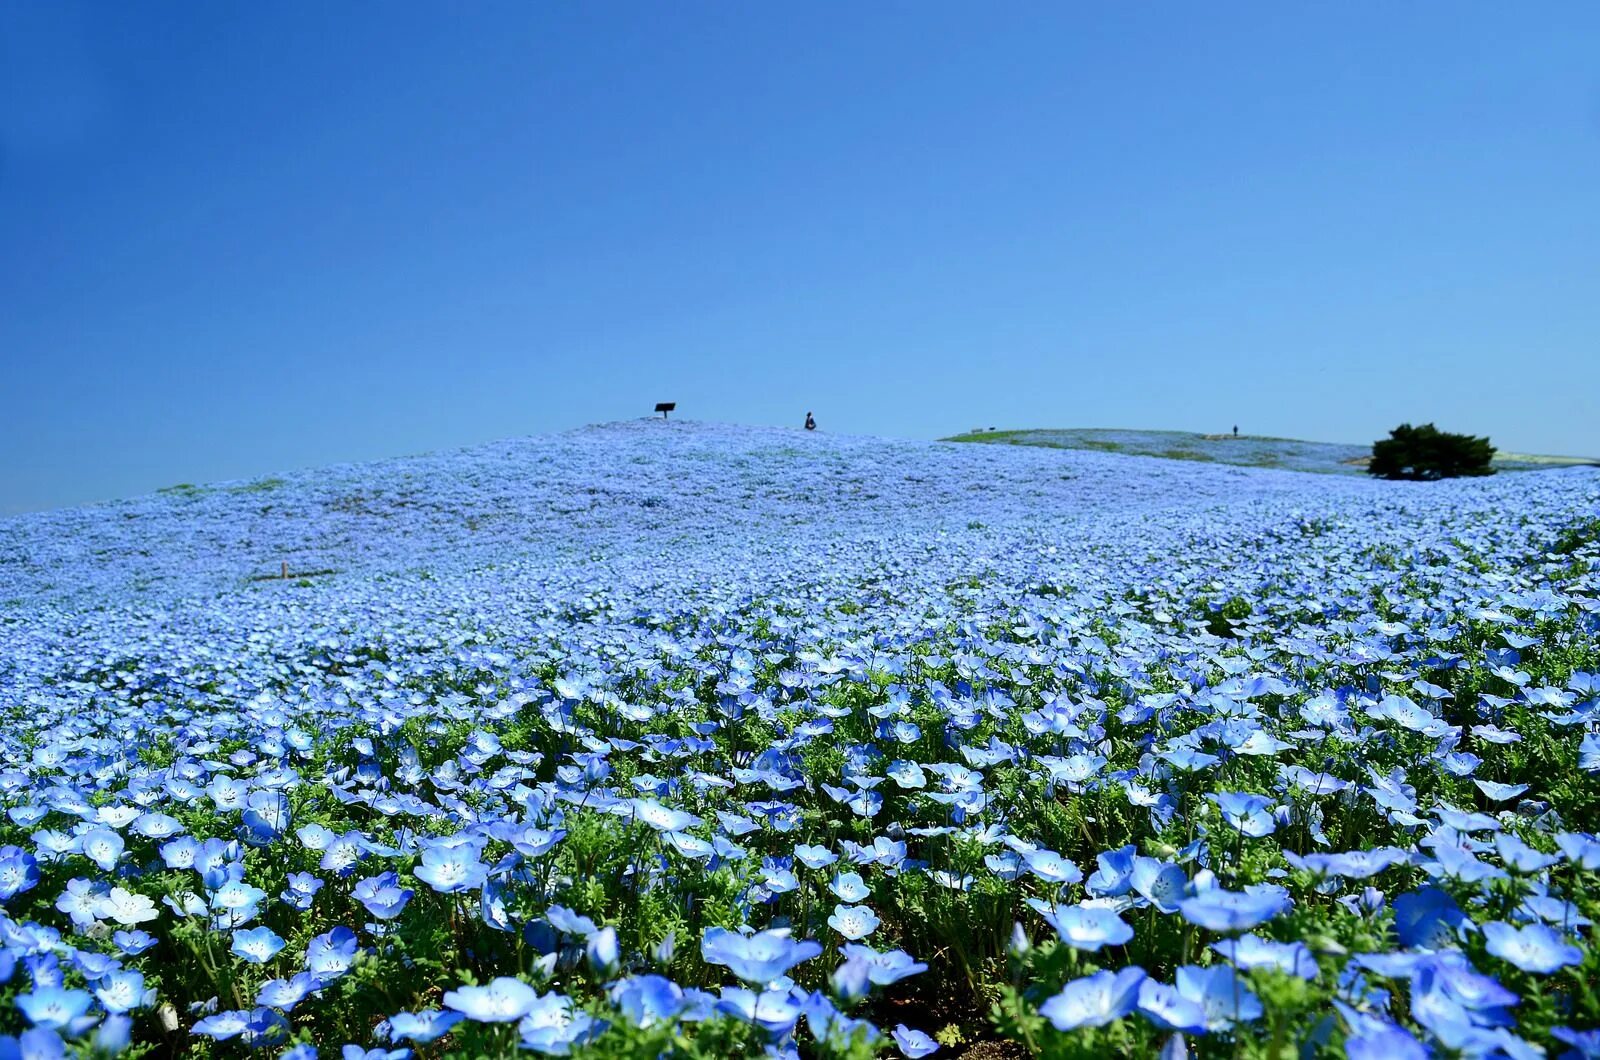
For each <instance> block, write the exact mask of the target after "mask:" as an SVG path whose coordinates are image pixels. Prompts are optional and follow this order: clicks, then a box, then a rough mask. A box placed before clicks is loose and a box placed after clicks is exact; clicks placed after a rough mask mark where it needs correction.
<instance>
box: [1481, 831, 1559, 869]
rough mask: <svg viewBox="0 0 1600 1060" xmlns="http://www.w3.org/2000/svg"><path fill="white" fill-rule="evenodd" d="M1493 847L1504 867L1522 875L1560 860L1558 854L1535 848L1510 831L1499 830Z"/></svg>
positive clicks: (1545, 867) (1547, 866)
mask: <svg viewBox="0 0 1600 1060" xmlns="http://www.w3.org/2000/svg"><path fill="white" fill-rule="evenodd" d="M1494 849H1495V853H1497V854H1499V855H1500V860H1501V861H1502V862H1504V863H1505V866H1506V868H1508V869H1510V870H1511V871H1512V872H1515V873H1517V874H1519V875H1523V876H1528V875H1532V874H1533V873H1536V872H1539V871H1541V870H1543V869H1547V868H1549V867H1550V866H1551V865H1555V864H1557V863H1559V862H1560V861H1561V857H1560V855H1558V854H1545V853H1543V852H1541V851H1538V850H1535V849H1533V848H1532V847H1530V846H1529V845H1528V844H1527V843H1525V842H1523V841H1522V840H1521V839H1519V838H1518V837H1517V836H1515V835H1513V834H1511V833H1510V832H1501V833H1500V834H1498V835H1496V836H1495V837H1494Z"/></svg>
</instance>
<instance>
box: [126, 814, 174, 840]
mask: <svg viewBox="0 0 1600 1060" xmlns="http://www.w3.org/2000/svg"><path fill="white" fill-rule="evenodd" d="M128 830H129V831H130V832H132V833H134V834H135V835H142V836H144V837H145V838H146V839H168V838H171V837H172V836H175V835H177V834H179V833H180V832H182V831H183V824H182V822H180V821H179V820H178V819H177V818H176V817H173V816H172V815H171V814H166V813H160V812H158V811H155V810H151V811H147V812H145V813H141V814H140V815H139V816H137V817H135V818H134V819H133V821H132V822H131V823H130V824H129V826H128Z"/></svg>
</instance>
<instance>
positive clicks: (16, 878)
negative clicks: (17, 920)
mask: <svg viewBox="0 0 1600 1060" xmlns="http://www.w3.org/2000/svg"><path fill="white" fill-rule="evenodd" d="M38 884H39V862H38V860H37V859H36V858H35V857H34V856H33V855H32V854H29V853H27V852H25V851H23V850H20V849H18V848H16V847H10V848H8V850H7V852H6V853H5V854H4V855H3V856H0V902H7V901H10V900H11V899H12V898H15V897H16V896H17V895H19V894H21V893H23V892H24V891H31V890H33V888H34V887H36V886H38Z"/></svg>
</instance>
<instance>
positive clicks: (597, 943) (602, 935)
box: [584, 927, 622, 976]
mask: <svg viewBox="0 0 1600 1060" xmlns="http://www.w3.org/2000/svg"><path fill="white" fill-rule="evenodd" d="M584 955H585V956H586V957H587V958H588V960H589V967H590V968H592V969H594V972H595V974H596V975H601V976H606V975H610V974H611V973H612V972H614V971H616V969H617V963H618V962H619V961H620V960H621V959H622V958H621V953H620V952H619V949H618V945H617V931H616V929H615V928H612V927H603V928H601V929H600V930H599V931H596V932H595V933H594V934H593V935H590V936H589V941H588V943H587V944H586V945H585V946H584Z"/></svg>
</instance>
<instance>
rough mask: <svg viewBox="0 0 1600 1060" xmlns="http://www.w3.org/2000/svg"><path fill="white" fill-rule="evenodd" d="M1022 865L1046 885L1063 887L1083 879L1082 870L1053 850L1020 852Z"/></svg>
mask: <svg viewBox="0 0 1600 1060" xmlns="http://www.w3.org/2000/svg"><path fill="white" fill-rule="evenodd" d="M1022 861H1023V864H1024V865H1026V866H1027V868H1028V871H1029V872H1031V873H1033V874H1034V875H1035V876H1037V877H1039V878H1040V879H1041V880H1043V881H1045V882H1046V883H1053V884H1058V885H1064V884H1069V883H1077V882H1078V881H1079V880H1081V879H1083V870H1082V869H1080V868H1078V866H1076V865H1074V864H1073V863H1072V862H1070V861H1068V860H1067V859H1066V858H1064V857H1062V856H1061V855H1060V854H1057V853H1056V852H1055V851H1053V850H1030V851H1024V852H1022Z"/></svg>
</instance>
